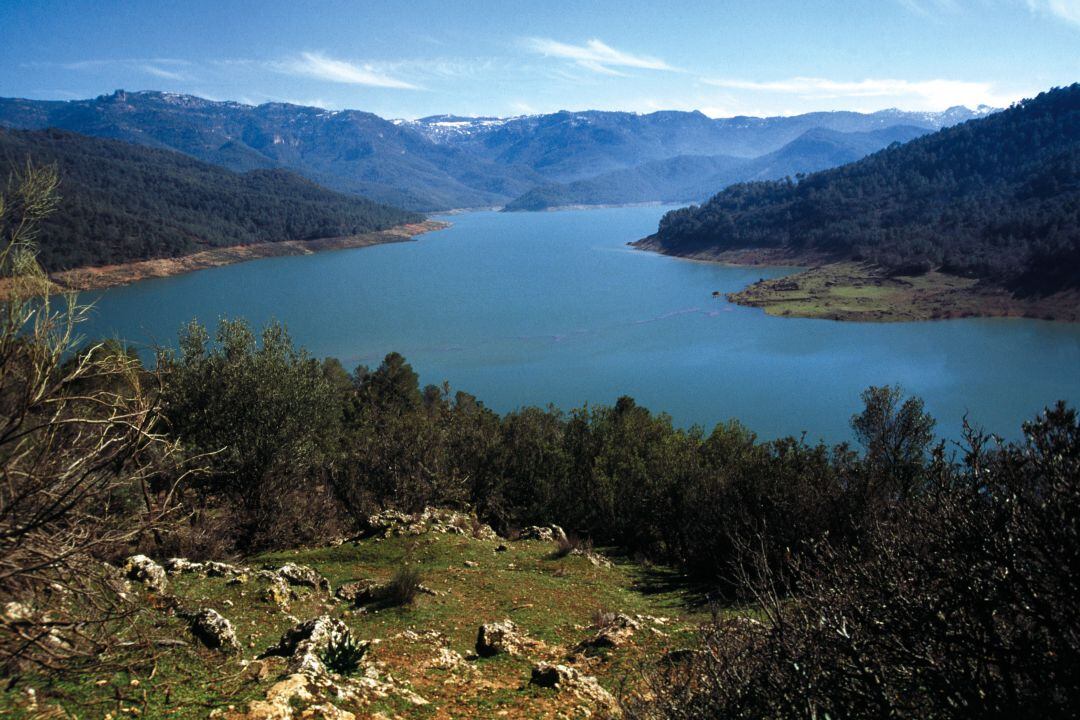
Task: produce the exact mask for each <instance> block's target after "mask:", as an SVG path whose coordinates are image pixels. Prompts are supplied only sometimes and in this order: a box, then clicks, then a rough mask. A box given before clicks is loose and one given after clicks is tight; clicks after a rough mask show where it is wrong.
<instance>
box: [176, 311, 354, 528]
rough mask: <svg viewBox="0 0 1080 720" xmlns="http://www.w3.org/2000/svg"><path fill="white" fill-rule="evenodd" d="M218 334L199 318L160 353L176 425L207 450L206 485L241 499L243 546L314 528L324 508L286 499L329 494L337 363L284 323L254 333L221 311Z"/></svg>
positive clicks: (189, 441)
mask: <svg viewBox="0 0 1080 720" xmlns="http://www.w3.org/2000/svg"><path fill="white" fill-rule="evenodd" d="M260 340H261V342H260ZM216 341H217V342H216V344H214V345H212V344H211V343H210V337H209V334H208V333H207V331H206V329H205V328H203V327H202V326H201V325H199V324H198V323H197V322H192V323H191V324H189V325H188V327H187V328H186V329H185V331H184V332H183V333H181V337H180V350H179V352H178V353H172V352H167V353H164V354H163V355H162V357H161V358H160V363H161V366H162V367H163V368H164V371H165V372H166V373H167V376H168V385H167V389H166V392H165V406H164V411H165V415H166V417H167V418H168V420H169V422H170V424H171V427H172V431H173V433H174V434H175V435H176V436H177V437H178V438H179V439H180V440H181V441H183V442H184V443H185V444H186V445H187V446H188V447H189V448H191V449H192V450H193V451H194V452H197V453H202V454H206V455H207V456H208V457H209V459H210V460H209V461H210V464H211V468H212V472H211V473H210V475H209V476H208V478H207V484H205V485H204V489H206V490H207V491H208V492H210V493H211V494H222V495H224V496H227V497H228V498H230V499H231V500H232V501H235V502H236V503H237V504H238V508H239V511H240V518H239V527H238V530H239V531H240V533H239V536H238V538H237V541H238V543H239V544H240V545H241V547H245V548H251V547H254V546H258V545H260V544H265V543H268V542H271V541H272V542H273V543H274V544H282V543H286V542H288V541H290V540H293V541H297V540H301V539H305V538H308V537H310V536H312V534H315V535H317V534H318V533H319V532H320V530H319V526H320V524H321V523H324V522H325V521H326V519H327V518H325V517H323V518H316V517H314V516H313V514H312V513H310V512H307V513H296V512H292V511H290V507H289V506H290V504H292V503H304V504H305V505H308V506H310V504H311V503H314V502H317V501H318V500H319V499H320V498H321V497H324V496H325V494H326V488H325V487H324V485H323V483H322V480H321V479H320V478H321V476H322V473H323V471H324V470H325V466H326V463H327V462H329V461H330V460H331V459H332V457H333V451H334V444H335V442H336V439H337V436H338V434H339V432H340V430H339V427H340V420H341V412H342V402H341V398H340V397H338V396H337V395H335V393H334V390H333V385H332V384H331V379H329V378H332V376H333V370H332V368H330V367H324V366H323V365H321V364H320V363H319V362H318V361H316V360H314V359H312V358H311V357H309V356H308V355H307V353H306V351H304V350H298V349H296V348H295V347H293V344H292V341H291V339H290V338H289V335H288V332H287V331H286V330H285V328H284V327H283V326H281V325H280V324H277V323H271V324H269V325H267V326H266V328H265V329H264V330H263V332H262V336H261V338H260V339H256V337H255V334H254V333H253V332H252V330H251V328H250V327H249V326H248V325H247V323H246V322H244V321H243V320H235V321H230V320H222V321H221V323H220V325H219V326H218V330H217V335H216ZM305 498H306V499H305ZM285 522H288V523H290V524H292V527H286V526H285V525H284V524H282V523H285Z"/></svg>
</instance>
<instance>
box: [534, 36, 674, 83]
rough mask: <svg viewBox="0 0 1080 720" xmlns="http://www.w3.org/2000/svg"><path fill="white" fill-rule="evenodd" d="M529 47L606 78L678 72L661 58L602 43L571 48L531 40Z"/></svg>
mask: <svg viewBox="0 0 1080 720" xmlns="http://www.w3.org/2000/svg"><path fill="white" fill-rule="evenodd" d="M525 45H526V47H528V48H529V49H530V50H532V51H533V52H537V53H540V54H541V55H547V56H548V57H557V58H562V59H564V60H570V61H572V62H574V63H576V64H577V65H579V66H580V67H583V68H585V69H586V70H591V71H593V72H595V73H600V74H603V75H617V76H621V77H626V73H623V72H620V71H619V70H616V69H615V68H640V69H644V70H676V68H673V67H672V66H671V65H668V64H667V63H666V62H664V61H663V60H661V59H660V58H655V57H650V56H648V55H632V54H630V53H627V52H623V51H622V50H616V49H615V48H613V47H611V46H610V45H607V44H605V43H603V42H601V41H600V40H596V39H593V40H589V41H588V42H586V43H585V44H584V45H570V44H568V43H562V42H559V41H557V40H551V39H548V38H530V39H528V40H526V41H525Z"/></svg>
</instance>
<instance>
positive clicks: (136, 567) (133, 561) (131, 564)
mask: <svg viewBox="0 0 1080 720" xmlns="http://www.w3.org/2000/svg"><path fill="white" fill-rule="evenodd" d="M124 577H126V578H127V579H128V580H134V581H135V582H141V583H142V584H143V585H145V586H146V587H148V588H149V589H151V590H153V591H154V592H157V593H163V592H165V588H167V587H168V585H169V581H168V580H166V579H165V568H163V567H161V566H160V565H158V564H157V563H156V562H154V561H153V560H151V559H150V558H148V557H146V556H145V555H132V556H131V557H129V558H128V559H127V562H126V563H124Z"/></svg>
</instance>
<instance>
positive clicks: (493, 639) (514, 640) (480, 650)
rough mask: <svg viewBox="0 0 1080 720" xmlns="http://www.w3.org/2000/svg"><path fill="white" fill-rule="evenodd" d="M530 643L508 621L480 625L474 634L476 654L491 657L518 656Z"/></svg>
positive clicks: (515, 626)
mask: <svg viewBox="0 0 1080 720" xmlns="http://www.w3.org/2000/svg"><path fill="white" fill-rule="evenodd" d="M531 644H533V643H532V641H530V639H529V638H528V637H526V636H525V634H524V633H522V632H521V631H520V630H518V627H517V625H515V624H514V623H513V622H512V621H510V620H503V621H502V622H494V623H487V624H486V625H481V626H480V629H479V630H478V631H477V633H476V654H477V655H479V656H481V657H492V656H493V655H498V654H499V653H507V654H510V655H520V654H521V653H522V651H523V650H525V649H526V648H527V647H529V646H530V645H531Z"/></svg>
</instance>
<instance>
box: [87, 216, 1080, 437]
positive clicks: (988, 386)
mask: <svg viewBox="0 0 1080 720" xmlns="http://www.w3.org/2000/svg"><path fill="white" fill-rule="evenodd" d="M665 209H666V208H661V207H634V208H613V209H594V210H580V211H563V212H549V213H506V214H500V213H493V212H477V213H466V214H461V215H454V216H451V217H448V218H445V219H447V220H449V221H450V222H452V223H453V227H451V228H450V229H448V230H444V231H440V232H436V233H430V234H428V235H424V236H422V237H420V238H419V241H418V242H412V243H401V244H396V245H383V246H378V247H373V248H364V249H358V250H342V251H336V252H327V253H321V254H317V255H310V256H302V257H288V258H274V259H266V260H257V261H254V262H248V263H243V264H240V265H231V266H227V267H221V268H214V269H211V270H204V271H201V272H196V273H192V274H189V275H184V276H180V277H175V278H167V279H162V280H149V281H145V282H141V283H137V284H135V285H131V286H128V287H123V288H114V289H111V290H109V291H107V292H105V293H103V294H101V295H100V297H98V300H97V308H96V311H95V314H94V316H93V319H92V321H91V322H90V323H89V324H88V325H87V326H86V327H85V328H84V334H86V335H88V336H91V337H101V336H118V337H122V338H126V339H128V340H130V341H134V342H136V343H139V344H140V345H141V346H142V347H143V348H148V347H150V346H152V345H154V344H161V345H169V344H172V343H174V342H175V339H176V333H177V330H178V329H179V328H180V326H181V325H182V324H183V323H185V322H186V321H187V320H189V319H190V318H192V317H196V318H198V319H199V320H201V321H202V322H204V323H209V324H213V323H215V322H216V320H217V318H219V317H221V316H228V317H237V316H242V317H246V318H248V319H249V320H251V321H252V322H253V323H255V324H261V323H264V322H265V321H267V320H269V319H271V318H274V319H277V320H280V321H283V322H284V323H286V325H287V326H288V328H289V331H290V333H291V334H292V336H293V338H294V339H295V340H296V341H297V342H298V343H300V344H302V345H304V346H305V347H307V348H308V349H309V350H310V351H311V352H312V353H313V354H314V355H316V356H320V357H321V356H328V355H332V356H336V357H338V358H340V359H341V360H342V362H343V363H345V365H346V367H348V368H352V367H355V366H356V365H357V364H361V363H363V364H367V365H377V364H378V362H379V361H380V360H381V358H382V357H383V355H385V354H386V353H387V352H389V351H391V350H397V351H399V352H401V353H402V354H404V355H405V357H406V358H407V359H408V360H409V361H410V362H411V363H412V365H413V366H414V368H415V369H416V370H417V372H419V373H420V376H421V381H422V382H424V383H441V382H442V381H443V380H447V381H449V382H450V384H451V385H452V386H453V387H454V388H455V389H462V390H467V391H469V392H471V393H473V394H475V395H477V396H478V397H479V398H480V399H482V400H483V401H484V402H485V403H486V404H487V405H488V406H489V407H492V408H494V409H496V410H499V411H507V410H511V409H513V408H516V407H519V406H521V405H526V404H533V405H546V404H548V403H554V404H556V405H558V406H560V407H563V408H570V407H574V406H578V405H581V404H582V403H585V402H589V403H612V402H614V401H615V399H616V398H617V397H618V396H620V395H631V396H633V397H634V398H635V399H637V401H638V402H639V403H641V404H644V405H646V406H648V407H650V408H652V409H653V410H657V411H660V410H663V411H666V412H668V413H669V414H670V415H672V417H673V418H674V420H675V422H676V423H678V424H680V425H684V426H688V425H690V424H693V423H698V424H701V425H704V426H706V427H710V428H711V427H712V426H713V425H714V424H715V423H717V422H718V421H721V420H725V419H727V418H731V417H736V418H739V419H741V420H742V421H743V422H744V423H746V424H747V425H748V426H749V427H751V428H752V429H753V430H755V431H757V432H758V433H759V435H761V436H762V437H770V438H771V437H776V436H778V435H786V434H798V433H800V432H802V431H804V430H806V431H808V437H809V438H810V439H817V438H824V439H826V440H828V441H838V440H844V439H848V438H849V435H850V432H849V429H848V425H847V422H848V418H849V417H850V416H851V414H852V413H853V412H855V411H856V410H858V408H859V399H858V396H859V393H860V391H861V390H863V389H864V388H866V387H867V386H868V385H872V384H884V383H901V384H903V385H904V386H905V388H907V389H908V390H909V391H911V392H914V393H917V394H919V395H921V396H922V397H923V398H924V399H925V400H926V403H927V406H928V408H929V410H930V411H931V412H932V413H933V414H934V416H935V417H937V418H938V429H939V432H940V433H941V434H943V435H946V436H950V437H955V436H957V435H958V433H959V429H960V423H961V418H962V416H963V415H964V413H965V412H967V413H969V416H970V417H971V418H972V419H974V420H976V421H978V422H979V423H980V424H982V425H983V426H985V427H986V428H987V429H989V430H993V431H996V432H1000V433H1003V434H1007V435H1009V436H1015V435H1016V434H1017V433H1018V430H1019V423H1020V421H1021V420H1023V419H1027V418H1030V417H1032V416H1033V415H1034V414H1035V413H1036V412H1037V411H1038V410H1039V409H1041V408H1042V407H1043V406H1044V405H1046V404H1048V403H1050V402H1052V401H1054V400H1056V399H1058V398H1064V399H1068V400H1072V401H1073V402H1074V403H1075V402H1076V401H1080V325H1076V324H1072V325H1070V324H1056V323H1048V322H1041V321H1031V320H1013V319H987V320H952V321H946V322H926V323H904V324H869V323H867V324H862V323H838V322H831V321H826V320H799V319H780V318H771V317H768V316H766V315H765V314H764V313H762V312H761V311H759V310H755V309H752V308H742V307H738V306H735V305H731V304H729V303H727V302H726V301H724V300H722V299H716V298H713V297H711V295H712V292H713V291H714V290H721V291H729V290H735V289H739V288H742V287H744V286H745V285H746V284H748V283H749V282H752V281H754V280H756V279H758V278H759V277H762V276H771V275H776V274H780V273H782V272H784V270H782V269H772V270H762V269H760V268H750V269H744V268H726V267H720V266H715V265H709V264H704V263H696V262H689V261H684V260H677V259H674V258H668V257H663V256H659V255H654V254H650V253H644V252H638V251H634V250H631V249H629V248H627V247H626V245H625V243H626V242H627V241H630V240H635V239H637V238H639V237H642V236H644V235H647V234H649V233H650V232H652V231H653V230H654V229H655V228H656V223H657V220H658V219H659V217H660V216H661V215H662V214H663V212H664V210H665Z"/></svg>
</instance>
